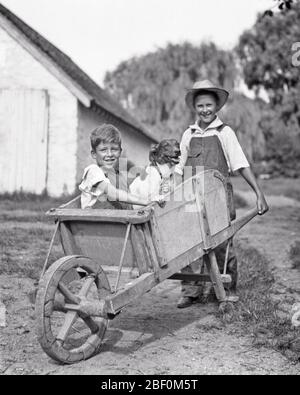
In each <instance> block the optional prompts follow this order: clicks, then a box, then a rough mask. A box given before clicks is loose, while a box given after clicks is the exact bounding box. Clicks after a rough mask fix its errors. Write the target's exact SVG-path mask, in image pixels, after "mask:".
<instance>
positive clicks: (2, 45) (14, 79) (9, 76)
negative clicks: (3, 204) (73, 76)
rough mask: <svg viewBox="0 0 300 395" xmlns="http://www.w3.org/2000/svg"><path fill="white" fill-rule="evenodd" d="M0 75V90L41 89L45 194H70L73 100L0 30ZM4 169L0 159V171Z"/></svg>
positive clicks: (74, 145) (73, 161) (72, 182)
mask: <svg viewBox="0 0 300 395" xmlns="http://www.w3.org/2000/svg"><path fill="white" fill-rule="evenodd" d="M0 75H1V78H0V89H43V90H46V91H47V92H48V95H49V100H50V101H49V106H50V107H49V140H48V141H49V145H48V174H47V191H48V192H49V194H51V195H53V196H58V195H61V194H62V193H72V192H73V191H74V189H75V175H76V153H77V137H76V131H77V99H76V98H75V97H74V96H73V95H72V94H71V93H70V92H69V91H68V90H67V89H66V88H65V87H64V86H63V85H62V84H61V83H60V82H59V81H58V80H57V79H56V78H54V77H53V76H52V75H51V74H50V73H49V72H48V71H47V70H46V69H45V68H44V67H43V66H42V65H41V64H40V63H39V62H38V61H37V60H36V59H34V58H33V57H32V56H31V55H30V54H29V53H28V52H27V51H26V50H25V49H23V47H21V46H20V45H19V44H18V43H17V42H16V41H15V40H14V39H13V38H11V37H10V36H9V35H8V34H7V33H6V32H5V31H4V30H3V29H2V28H0ZM4 166H5V164H3V163H1V158H0V171H1V169H2V170H3V168H4ZM0 192H1V191H0Z"/></svg>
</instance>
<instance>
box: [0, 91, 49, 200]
mask: <svg viewBox="0 0 300 395" xmlns="http://www.w3.org/2000/svg"><path fill="white" fill-rule="evenodd" d="M48 107H49V105H48V95H47V92H46V91H43V90H29V89H28V90H11V89H0V193H3V192H10V193H13V192H16V191H17V192H18V191H23V192H31V193H36V194H40V193H42V192H43V191H44V190H45V188H46V183H47V156H48V155H47V147H48V112H49V110H48Z"/></svg>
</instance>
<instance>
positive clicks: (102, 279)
mask: <svg viewBox="0 0 300 395" xmlns="http://www.w3.org/2000/svg"><path fill="white" fill-rule="evenodd" d="M76 269H77V270H76ZM78 269H80V270H78ZM110 292H111V291H110V286H109V282H108V280H107V277H106V274H105V273H104V271H103V270H102V268H101V267H100V266H99V264H97V263H96V262H94V261H93V260H91V259H90V258H86V257H82V256H67V257H64V258H61V259H59V260H58V261H56V262H55V263H54V264H53V265H51V267H50V268H49V269H48V270H47V272H46V273H45V275H44V276H43V277H42V279H41V280H40V284H39V289H38V292H37V298H36V316H37V334H38V340H39V342H40V344H41V346H42V348H43V349H44V351H45V352H46V353H47V354H48V355H49V356H50V357H51V358H53V359H54V360H56V361H58V362H62V363H67V364H71V363H74V362H78V361H81V360H84V359H87V358H89V357H91V356H92V355H94V354H95V353H96V352H97V351H98V350H99V348H100V345H101V343H102V339H103V337H104V334H105V331H106V328H107V324H108V319H107V318H103V317H102V318H101V317H92V316H87V315H86V314H82V313H81V312H80V311H78V310H77V311H76V308H77V307H78V305H79V303H80V300H81V299H82V298H85V300H88V301H91V302H93V301H99V300H101V299H103V298H104V297H105V296H107V295H108V294H110Z"/></svg>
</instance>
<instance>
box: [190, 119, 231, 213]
mask: <svg viewBox="0 0 300 395" xmlns="http://www.w3.org/2000/svg"><path fill="white" fill-rule="evenodd" d="M225 126H226V125H221V126H219V127H218V128H217V129H216V130H217V131H218V133H219V132H221V131H222V130H223V128H224V127H225ZM186 166H191V167H192V175H193V176H194V175H195V174H196V170H197V167H199V170H200V171H203V170H211V169H213V170H218V171H219V172H220V173H221V174H222V175H223V177H224V178H225V182H226V191H227V202H228V209H229V213H230V219H231V220H234V219H235V218H236V212H235V207H234V201H233V190H232V185H231V182H230V176H229V170H228V164H227V161H226V158H225V155H224V151H223V148H222V144H221V142H220V140H219V138H218V136H208V137H192V139H191V141H190V147H189V154H188V159H187V162H186Z"/></svg>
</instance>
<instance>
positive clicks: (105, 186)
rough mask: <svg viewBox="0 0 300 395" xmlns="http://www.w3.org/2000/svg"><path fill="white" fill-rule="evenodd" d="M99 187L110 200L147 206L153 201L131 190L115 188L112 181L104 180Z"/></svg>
mask: <svg viewBox="0 0 300 395" xmlns="http://www.w3.org/2000/svg"><path fill="white" fill-rule="evenodd" d="M98 188H99V189H100V190H102V191H103V192H104V193H105V194H106V195H107V197H108V199H109V200H110V201H114V202H116V201H118V202H124V203H130V204H136V205H140V206H147V205H148V204H150V203H151V201H149V200H148V199H144V198H142V197H139V196H135V195H133V194H131V193H129V192H126V191H123V190H122V189H117V188H115V187H114V186H113V185H112V184H111V183H110V182H102V183H101V184H99V186H98Z"/></svg>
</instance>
